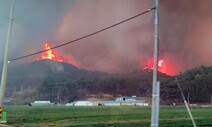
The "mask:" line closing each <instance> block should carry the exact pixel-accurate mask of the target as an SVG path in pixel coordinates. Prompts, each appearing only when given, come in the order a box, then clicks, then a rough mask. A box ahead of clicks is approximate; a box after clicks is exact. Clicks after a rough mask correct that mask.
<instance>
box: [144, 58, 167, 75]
mask: <svg viewBox="0 0 212 127" xmlns="http://www.w3.org/2000/svg"><path fill="white" fill-rule="evenodd" d="M153 67H154V61H153V59H149V60H148V62H147V64H146V65H145V67H144V68H143V70H145V69H153ZM158 71H159V72H161V73H165V74H167V75H170V73H169V72H168V71H167V67H166V63H165V60H164V59H159V60H158Z"/></svg>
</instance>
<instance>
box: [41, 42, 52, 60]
mask: <svg viewBox="0 0 212 127" xmlns="http://www.w3.org/2000/svg"><path fill="white" fill-rule="evenodd" d="M44 49H45V50H47V51H46V52H44V53H43V55H42V59H50V60H54V58H55V55H54V53H53V51H52V49H51V47H50V45H49V44H47V43H46V44H45V45H44Z"/></svg>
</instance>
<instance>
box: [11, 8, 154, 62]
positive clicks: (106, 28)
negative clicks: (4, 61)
mask: <svg viewBox="0 0 212 127" xmlns="http://www.w3.org/2000/svg"><path fill="white" fill-rule="evenodd" d="M154 9H156V8H155V7H152V8H149V9H148V10H146V11H143V12H141V13H139V14H137V15H135V16H132V17H130V18H128V19H125V20H123V21H120V22H118V23H115V24H113V25H110V26H108V27H105V28H103V29H100V30H98V31H96V32H93V33H91V34H87V35H85V36H82V37H80V38H77V39H74V40H72V41H69V42H66V43H63V44H60V45H57V46H54V47H52V48H50V49H47V50H41V51H38V52H34V53H31V54H27V55H24V56H21V57H17V58H13V59H10V60H9V61H8V62H11V61H16V60H20V59H23V58H27V57H30V56H34V55H37V54H40V53H43V52H46V51H49V50H52V49H56V48H59V47H62V46H65V45H68V44H70V43H73V42H77V41H79V40H82V39H85V38H88V37H90V36H93V35H95V34H98V33H101V32H103V31H106V30H108V29H110V28H113V27H115V26H118V25H120V24H123V23H125V22H127V21H129V20H132V19H135V18H137V17H139V16H141V15H144V14H146V13H148V12H151V11H152V10H154Z"/></svg>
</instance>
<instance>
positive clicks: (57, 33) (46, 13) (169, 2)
mask: <svg viewBox="0 0 212 127" xmlns="http://www.w3.org/2000/svg"><path fill="white" fill-rule="evenodd" d="M20 1H22V2H19V3H17V7H16V15H15V18H16V23H15V24H14V31H16V32H14V34H13V42H12V45H11V48H12V51H11V57H16V56H17V55H18V56H19V55H23V54H26V53H28V52H33V51H37V50H39V49H40V50H41V49H42V47H43V44H44V42H45V41H48V42H51V44H52V45H58V44H61V43H64V42H68V41H70V40H73V39H76V38H78V37H81V36H83V35H86V34H89V33H91V32H94V31H97V30H99V29H101V28H103V27H105V26H108V25H111V24H113V23H116V22H118V21H121V20H123V19H126V18H128V17H131V16H133V15H135V14H138V13H140V12H142V11H145V10H147V9H148V8H151V7H153V6H154V0H115V1H114V0H87V1H86V0H73V1H67V0H60V1H57V0H45V1H39V0H38V1H33V0H32V1H30V0H20ZM24 1H25V2H24ZM8 5H9V4H8ZM5 6H6V5H5ZM211 6H212V1H211V0H160V6H159V9H160V10H159V14H160V20H159V21H160V24H159V29H160V51H159V52H160V58H162V59H164V60H165V63H166V69H167V72H168V73H169V74H177V73H179V72H182V71H185V70H187V69H190V68H193V67H196V66H201V65H211V64H212V59H211V58H210V54H212V50H211V48H212V37H211V34H212V25H211V22H212V17H211V12H212V8H211ZM30 9H31V11H29V10H30ZM5 10H6V9H5ZM23 15H24V16H23ZM0 27H1V24H0ZM4 28H5V26H4ZM153 32H154V12H153V11H152V12H150V13H148V14H145V15H144V16H141V17H139V18H137V19H134V20H132V21H129V22H127V23H125V24H122V25H120V26H118V27H115V28H113V29H110V30H108V31H105V32H103V33H101V34H98V35H95V36H92V37H89V38H87V39H85V40H82V41H79V42H76V43H73V44H71V45H68V46H66V47H62V48H60V49H57V50H58V51H59V52H60V53H62V54H64V55H69V54H70V55H72V56H73V57H74V58H75V59H76V60H77V61H78V63H80V66H81V67H82V68H84V69H90V70H99V71H107V72H125V71H131V70H135V69H142V67H144V66H145V64H146V63H147V62H148V60H149V59H152V56H153ZM20 47H22V49H21V50H20ZM36 57H38V56H35V58H36ZM35 58H28V59H25V60H23V61H27V60H28V61H32V60H33V59H35Z"/></svg>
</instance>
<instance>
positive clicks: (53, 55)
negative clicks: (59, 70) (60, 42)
mask: <svg viewBox="0 0 212 127" xmlns="http://www.w3.org/2000/svg"><path fill="white" fill-rule="evenodd" d="M44 50H46V51H45V52H44V53H43V54H42V56H41V58H42V59H50V60H54V61H57V62H65V63H69V64H72V65H74V66H77V67H78V68H79V67H80V64H79V62H77V61H76V59H75V58H74V57H73V56H71V55H69V56H67V55H64V56H62V55H60V54H59V53H57V52H56V51H54V50H53V49H52V48H51V45H50V44H48V43H45V44H44Z"/></svg>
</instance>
